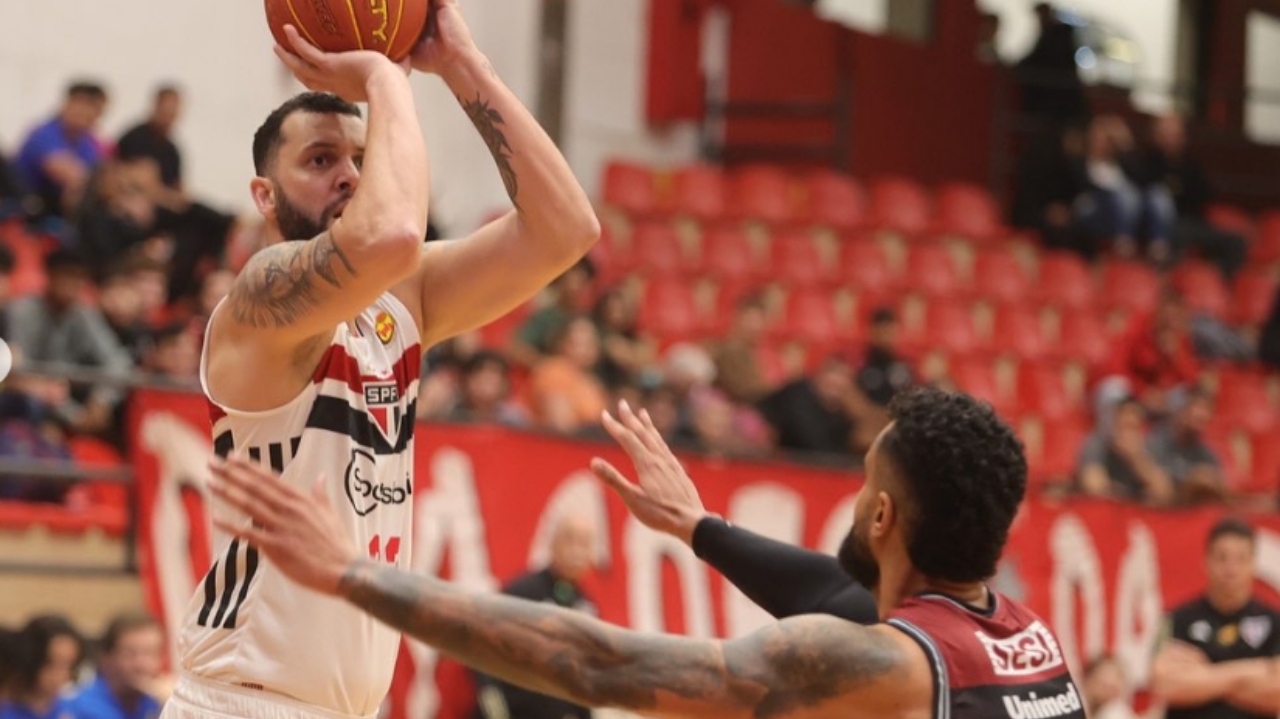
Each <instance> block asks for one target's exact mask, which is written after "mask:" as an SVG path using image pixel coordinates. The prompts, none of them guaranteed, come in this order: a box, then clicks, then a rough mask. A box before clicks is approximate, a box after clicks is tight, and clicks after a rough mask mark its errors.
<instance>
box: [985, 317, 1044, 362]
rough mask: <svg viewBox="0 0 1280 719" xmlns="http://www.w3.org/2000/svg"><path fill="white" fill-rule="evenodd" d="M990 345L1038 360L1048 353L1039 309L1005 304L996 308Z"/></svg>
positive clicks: (1019, 356)
mask: <svg viewBox="0 0 1280 719" xmlns="http://www.w3.org/2000/svg"><path fill="white" fill-rule="evenodd" d="M991 348H992V349H993V350H995V351H996V352H999V353H1000V354H1005V355H1010V356H1012V357H1016V358H1018V359H1020V360H1032V361H1034V360H1038V359H1041V358H1044V357H1046V356H1048V355H1049V350H1050V347H1049V342H1048V340H1046V339H1045V336H1044V328H1043V326H1042V324H1041V322H1040V313H1039V312H1038V311H1037V310H1036V309H1035V308H1033V307H1029V306H1027V305H1025V304H1023V305H1006V306H1003V307H1000V308H999V309H998V310H997V311H996V315H995V321H994V322H993V324H992V328H991Z"/></svg>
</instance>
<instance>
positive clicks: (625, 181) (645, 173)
mask: <svg viewBox="0 0 1280 719" xmlns="http://www.w3.org/2000/svg"><path fill="white" fill-rule="evenodd" d="M603 193H604V202H605V204H606V205H610V206H612V207H616V208H618V209H619V210H622V211H624V212H627V213H630V214H641V215H642V214H646V213H650V212H654V211H655V210H657V209H658V205H659V202H658V192H657V187H656V183H655V182H654V173H653V170H651V169H650V168H648V167H645V166H644V165H639V164H636V163H632V162H626V161H623V160H615V161H613V162H610V163H609V164H608V165H606V166H605V169H604V190H603Z"/></svg>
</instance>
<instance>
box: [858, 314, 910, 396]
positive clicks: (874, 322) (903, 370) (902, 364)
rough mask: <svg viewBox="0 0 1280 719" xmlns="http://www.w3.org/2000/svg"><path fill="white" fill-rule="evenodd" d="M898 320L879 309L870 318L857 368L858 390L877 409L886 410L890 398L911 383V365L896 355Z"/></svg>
mask: <svg viewBox="0 0 1280 719" xmlns="http://www.w3.org/2000/svg"><path fill="white" fill-rule="evenodd" d="M897 338H898V318H897V316H896V315H894V313H893V310H891V309H889V308H888V307H881V308H879V309H877V310H876V311H875V312H873V313H872V315H871V332H870V333H869V336H868V337H867V351H866V354H865V355H863V358H862V367H861V368H859V369H858V377H857V384H858V389H859V390H860V391H861V392H862V394H863V395H865V396H866V398H867V399H868V400H870V401H871V403H872V404H874V405H876V406H877V407H888V406H889V402H890V401H891V400H892V399H893V397H894V395H896V394H897V393H899V392H901V391H902V390H904V389H908V388H909V387H911V386H912V385H913V384H915V373H914V372H912V370H911V365H910V364H909V363H908V362H907V361H906V360H905V359H903V357H902V356H901V355H900V354H898V350H897Z"/></svg>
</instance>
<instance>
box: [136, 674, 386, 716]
mask: <svg viewBox="0 0 1280 719" xmlns="http://www.w3.org/2000/svg"><path fill="white" fill-rule="evenodd" d="M376 716H377V713H376V712H375V713H374V714H370V715H369V716H367V717H361V716H355V715H351V714H342V713H339V712H335V711H329V710H328V709H324V708H322V707H317V706H312V705H310V704H303V703H302V702H300V701H297V700H296V699H290V698H289V697H286V696H283V695H281V694H272V693H270V692H264V691H256V690H253V689H247V688H244V687H237V686H232V685H230V684H220V683H217V682H211V681H208V680H206V679H200V678H197V677H193V676H191V675H190V674H183V675H182V676H181V677H180V678H179V679H178V683H177V684H176V685H175V686H174V687H173V694H172V695H171V696H170V697H169V701H167V702H165V705H164V710H163V711H161V712H160V719H374V717H376Z"/></svg>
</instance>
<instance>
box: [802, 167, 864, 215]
mask: <svg viewBox="0 0 1280 719" xmlns="http://www.w3.org/2000/svg"><path fill="white" fill-rule="evenodd" d="M807 181H808V187H807V190H808V192H807V195H808V206H807V208H806V216H805V219H806V220H807V221H809V222H812V223H815V224H819V225H828V226H830V227H834V228H837V229H842V230H844V229H853V228H855V227H859V226H861V225H862V224H863V223H865V222H866V216H867V198H866V194H865V193H864V192H863V190H862V186H861V185H859V184H858V182H857V180H854V179H853V178H852V177H850V176H848V175H846V174H843V173H840V172H835V171H833V170H817V171H814V172H811V173H809V175H808V177H807Z"/></svg>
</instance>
